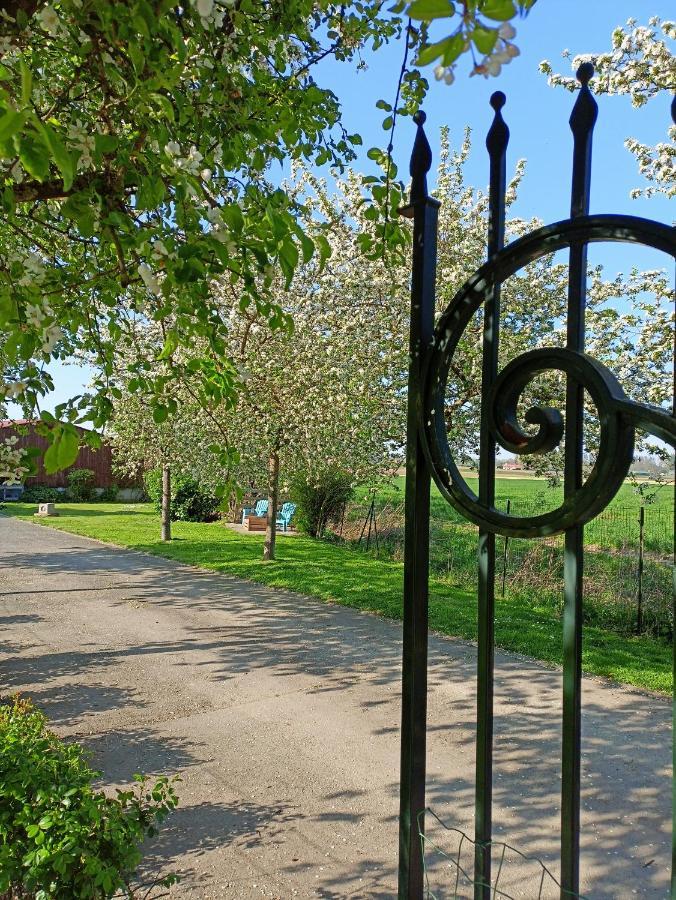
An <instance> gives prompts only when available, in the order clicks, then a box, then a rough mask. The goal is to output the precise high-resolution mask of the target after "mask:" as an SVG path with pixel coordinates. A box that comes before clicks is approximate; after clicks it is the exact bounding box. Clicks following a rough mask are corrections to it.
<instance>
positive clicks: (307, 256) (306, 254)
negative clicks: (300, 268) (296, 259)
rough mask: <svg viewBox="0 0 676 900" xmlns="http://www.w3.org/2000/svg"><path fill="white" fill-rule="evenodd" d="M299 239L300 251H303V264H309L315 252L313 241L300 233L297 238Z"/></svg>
mask: <svg viewBox="0 0 676 900" xmlns="http://www.w3.org/2000/svg"><path fill="white" fill-rule="evenodd" d="M299 239H300V246H301V250H302V251H303V262H304V263H306V262H309V261H310V260H311V259H312V254H313V253H314V252H315V245H314V243H313V241H312V240H311V239H310V238H309V237H308V236H307V235H306V234H303V233H302V232H301V234H300V236H299Z"/></svg>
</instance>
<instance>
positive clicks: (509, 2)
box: [479, 0, 516, 22]
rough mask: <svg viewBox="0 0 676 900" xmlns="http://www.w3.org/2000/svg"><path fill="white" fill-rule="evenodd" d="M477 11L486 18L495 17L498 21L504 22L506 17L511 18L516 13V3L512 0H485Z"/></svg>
mask: <svg viewBox="0 0 676 900" xmlns="http://www.w3.org/2000/svg"><path fill="white" fill-rule="evenodd" d="M479 11H480V12H481V14H482V15H484V16H486V18H487V19H497V20H498V21H499V22H506V21H507V20H508V19H513V18H514V16H515V15H516V5H515V3H514V0H485V2H484V3H483V4H482V5H481V7H480V8H479Z"/></svg>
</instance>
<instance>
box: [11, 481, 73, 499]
mask: <svg viewBox="0 0 676 900" xmlns="http://www.w3.org/2000/svg"><path fill="white" fill-rule="evenodd" d="M68 499H69V495H68V492H67V491H60V490H58V489H57V488H54V487H47V485H45V484H31V485H29V486H28V487H27V488H24V492H23V494H22V495H21V502H22V503H63V502H64V501H65V500H68Z"/></svg>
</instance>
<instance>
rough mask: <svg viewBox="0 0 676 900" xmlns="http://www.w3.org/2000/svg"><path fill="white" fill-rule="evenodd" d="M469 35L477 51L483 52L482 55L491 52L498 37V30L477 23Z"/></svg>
mask: <svg viewBox="0 0 676 900" xmlns="http://www.w3.org/2000/svg"><path fill="white" fill-rule="evenodd" d="M470 37H471V38H472V42H473V44H474V46H475V47H476V48H477V50H478V51H479V53H483V54H484V56H488V54H489V53H492V51H493V48H494V47H495V42H496V41H497V39H498V30H497V28H484V27H483V26H481V25H477V26H475V28H474V30H473V31H472V33H471V35H470Z"/></svg>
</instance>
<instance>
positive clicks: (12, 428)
mask: <svg viewBox="0 0 676 900" xmlns="http://www.w3.org/2000/svg"><path fill="white" fill-rule="evenodd" d="M75 427H76V428H77V429H78V431H80V432H81V433H82V434H83V435H84V434H86V433H87V429H86V428H80V427H79V426H77V425H76V426H75ZM12 435H16V436H17V437H18V439H19V441H18V446H19V447H37V448H38V449H40V450H42V451H45V450H46V449H47V447H48V446H49V444H48V442H47V441H46V440H45V438H43V437H42V435H40V434H38V433H37V432H36V430H35V423H33V422H30V421H28V420H27V419H0V440H2V439H4V438H7V437H11V436H12ZM34 462H35V464H36V465H37V467H38V471H37V474H36V475H34V476H31V477H30V478H27V479H26V485H31V484H44V485H47V486H48V487H67V486H68V473H69V472H72V470H73V469H91V470H92V472H94V485H95V487H98V488H107V487H110V486H111V485H113V484H117V485H119V486H125V487H131V486H135V485H136V484H137V482H136V481H134V480H133V479H132V480H130V479H128V478H123V477H121V476H119V475H115V474H114V473H113V467H112V463H113V453H112V449H111V447H110V444H106V443H104V444H103V446H102V447H101V448H100V449H99V450H94V449H92V448H91V447H87V446H86V445H83V446H82V447H80V451H79V453H78V455H77V459H76V460H75V463H74V464H73V465H72V466H70V468H68V469H63V470H62V471H61V472H55V473H54V474H53V475H48V474H47V473H46V472H45V470H44V467H43V465H42V456H40V457H36V458H35V460H34Z"/></svg>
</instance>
